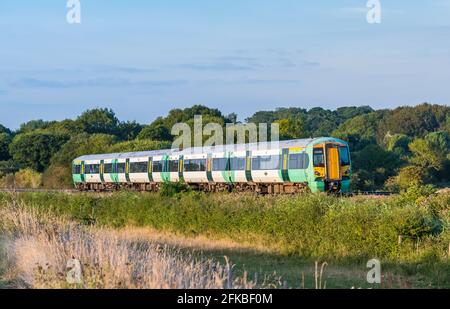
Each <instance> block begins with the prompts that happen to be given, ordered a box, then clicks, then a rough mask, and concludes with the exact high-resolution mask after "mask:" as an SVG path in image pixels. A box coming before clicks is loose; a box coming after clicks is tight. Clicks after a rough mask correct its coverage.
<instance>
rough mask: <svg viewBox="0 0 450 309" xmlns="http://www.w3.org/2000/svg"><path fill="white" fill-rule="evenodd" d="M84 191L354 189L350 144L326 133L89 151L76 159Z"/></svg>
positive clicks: (78, 181) (77, 181)
mask: <svg viewBox="0 0 450 309" xmlns="http://www.w3.org/2000/svg"><path fill="white" fill-rule="evenodd" d="M72 174H73V181H74V184H75V187H76V188H78V189H79V190H111V189H114V190H117V189H121V188H134V189H138V190H146V191H153V190H158V188H159V187H160V185H161V184H162V183H165V182H179V181H184V182H185V183H186V184H188V185H189V186H192V187H194V188H197V189H201V190H204V191H223V190H233V189H234V190H236V191H256V192H260V193H269V194H277V193H296V192H302V191H304V190H305V189H309V190H310V191H312V192H348V191H349V188H350V179H351V159H350V152H349V147H348V144H347V143H346V142H345V141H343V140H340V139H336V138H331V137H323V138H315V139H298V140H291V141H280V142H276V143H270V142H268V143H257V144H242V145H225V146H215V147H203V148H189V149H184V150H177V149H172V150H158V151H147V152H135V153H117V154H105V155H86V156H82V157H79V158H76V159H75V160H74V161H73V164H72Z"/></svg>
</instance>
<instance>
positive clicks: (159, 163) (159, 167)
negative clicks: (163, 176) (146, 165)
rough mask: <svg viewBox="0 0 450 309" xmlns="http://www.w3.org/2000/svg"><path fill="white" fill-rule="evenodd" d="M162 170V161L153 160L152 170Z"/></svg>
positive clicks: (159, 171) (155, 171) (158, 171)
mask: <svg viewBox="0 0 450 309" xmlns="http://www.w3.org/2000/svg"><path fill="white" fill-rule="evenodd" d="M162 171H163V162H162V161H153V172H154V173H161V172H162Z"/></svg>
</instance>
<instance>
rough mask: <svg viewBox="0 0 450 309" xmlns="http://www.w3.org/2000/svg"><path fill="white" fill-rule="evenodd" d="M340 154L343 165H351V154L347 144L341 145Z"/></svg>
mask: <svg viewBox="0 0 450 309" xmlns="http://www.w3.org/2000/svg"><path fill="white" fill-rule="evenodd" d="M339 156H340V157H341V165H342V166H346V165H350V155H349V153H348V147H347V146H341V147H340V148H339Z"/></svg>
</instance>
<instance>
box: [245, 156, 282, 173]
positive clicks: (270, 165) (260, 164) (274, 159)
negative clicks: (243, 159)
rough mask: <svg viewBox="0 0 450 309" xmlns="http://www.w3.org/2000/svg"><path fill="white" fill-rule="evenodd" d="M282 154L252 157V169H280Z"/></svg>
mask: <svg viewBox="0 0 450 309" xmlns="http://www.w3.org/2000/svg"><path fill="white" fill-rule="evenodd" d="M281 162H282V156H280V155H277V156H260V157H254V158H253V159H252V170H255V171H258V170H260V171H267V170H278V169H280V167H281Z"/></svg>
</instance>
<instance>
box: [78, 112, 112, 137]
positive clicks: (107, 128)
mask: <svg viewBox="0 0 450 309" xmlns="http://www.w3.org/2000/svg"><path fill="white" fill-rule="evenodd" d="M77 122H78V123H79V124H80V125H81V126H82V128H83V130H84V132H86V133H90V134H96V133H103V134H116V133H117V127H118V125H119V120H118V119H117V117H116V114H115V113H114V112H113V111H112V110H111V109H107V108H96V109H91V110H87V111H85V112H84V113H83V114H81V116H79V117H78V119H77Z"/></svg>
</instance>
